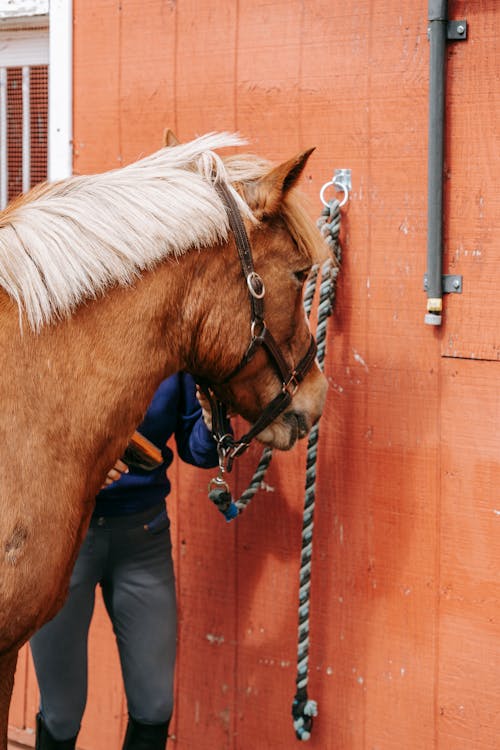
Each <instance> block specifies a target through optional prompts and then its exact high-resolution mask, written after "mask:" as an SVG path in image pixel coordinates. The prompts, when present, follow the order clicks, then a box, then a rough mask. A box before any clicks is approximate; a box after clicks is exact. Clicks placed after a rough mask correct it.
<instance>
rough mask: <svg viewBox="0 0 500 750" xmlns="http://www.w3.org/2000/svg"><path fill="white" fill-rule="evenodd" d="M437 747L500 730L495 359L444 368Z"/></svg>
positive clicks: (489, 748)
mask: <svg viewBox="0 0 500 750" xmlns="http://www.w3.org/2000/svg"><path fill="white" fill-rule="evenodd" d="M441 404H442V431H441V441H442V459H441V461H442V472H441V483H442V508H441V517H440V527H441V548H440V571H441V576H440V578H441V580H440V589H439V596H440V624H439V665H438V668H439V695H438V726H437V732H438V739H439V742H440V744H439V747H443V748H444V747H453V748H454V749H455V748H456V750H466V749H468V748H471V747H474V749H475V750H476V748H477V750H494V748H497V747H498V738H499V736H500V714H499V712H498V706H499V705H500V687H499V682H498V664H499V663H500V620H499V616H498V613H499V611H500V593H499V588H498V571H499V570H500V545H499V541H498V540H499V529H500V494H499V487H500V466H499V462H498V425H499V424H500V392H499V388H498V364H496V363H493V362H470V361H466V360H452V359H446V360H444V361H443V369H442V395H441Z"/></svg>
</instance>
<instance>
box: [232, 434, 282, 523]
mask: <svg viewBox="0 0 500 750" xmlns="http://www.w3.org/2000/svg"><path fill="white" fill-rule="evenodd" d="M272 457H273V449H272V448H264V450H263V451H262V456H261V459H260V461H259V463H258V465H257V468H256V469H255V472H254V475H253V477H252V480H251V482H250V484H249V485H248V487H247V489H246V490H244V491H243V492H242V493H241V496H240V498H239V499H238V500H236V501H235V505H236V507H237V509H238V513H243V511H244V510H245V508H246V507H247V505H248V504H249V502H250V500H251V499H252V498H253V496H254V495H255V493H256V492H257V490H258V489H259V487H260V486H261V485H262V480H263V479H264V476H265V474H266V471H267V469H268V468H269V464H270V463H271V459H272Z"/></svg>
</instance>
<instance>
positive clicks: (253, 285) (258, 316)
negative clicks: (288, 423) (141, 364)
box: [200, 182, 316, 472]
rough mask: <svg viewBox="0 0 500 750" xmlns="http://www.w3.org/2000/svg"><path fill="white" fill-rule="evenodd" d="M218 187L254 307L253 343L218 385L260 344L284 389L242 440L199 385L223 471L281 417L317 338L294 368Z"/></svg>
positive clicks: (243, 237) (228, 201)
mask: <svg viewBox="0 0 500 750" xmlns="http://www.w3.org/2000/svg"><path fill="white" fill-rule="evenodd" d="M215 189H216V190H217V192H218V193H219V196H220V198H221V199H222V202H223V203H224V206H225V208H226V211H227V216H228V220H229V226H230V229H231V231H232V232H233V235H234V239H235V243H236V249H237V250H238V255H239V258H240V263H241V268H242V271H243V275H244V277H245V279H246V282H247V286H248V291H249V299H250V306H251V310H252V320H251V326H250V332H251V341H250V344H249V346H248V348H247V350H246V352H245V354H244V355H243V359H242V360H241V362H240V364H239V365H238V366H237V367H236V368H235V369H234V370H233V371H232V373H231V374H230V375H228V377H227V378H225V380H223V381H221V383H219V385H223V384H224V383H227V382H228V381H229V380H231V379H232V378H233V377H234V376H235V375H236V374H237V373H238V372H240V371H241V370H242V369H243V368H244V367H245V366H246V365H247V364H248V363H249V362H250V360H251V359H252V357H253V356H254V354H255V353H256V351H257V350H258V349H259V348H260V347H264V348H265V349H266V350H267V353H268V355H269V358H270V361H271V363H272V364H273V366H274V368H275V370H276V372H277V374H278V375H279V377H280V378H281V390H280V392H279V393H278V395H277V396H275V397H274V398H273V399H272V400H271V401H270V402H269V403H268V404H267V406H266V407H265V408H264V410H263V411H262V413H261V414H260V416H259V417H258V419H257V421H256V422H255V423H254V424H253V425H252V427H251V428H250V430H249V431H248V432H247V433H245V434H244V435H243V436H242V437H241V438H239V440H235V439H234V438H233V436H232V434H231V433H230V430H229V423H228V419H227V416H226V413H225V407H224V404H223V403H222V402H221V401H220V400H219V399H217V398H216V396H215V394H214V392H213V390H212V388H211V387H210V384H209V383H208V382H203V381H202V382H201V383H200V387H201V389H202V391H203V393H204V394H205V396H206V397H207V399H208V401H209V403H210V408H211V410H212V433H213V436H214V438H215V440H216V442H217V450H218V452H219V466H220V469H221V471H222V472H223V471H228V472H229V471H231V468H232V464H233V461H234V459H235V458H236V456H239V455H241V454H242V453H244V451H245V450H246V449H247V448H248V446H249V445H250V442H251V441H252V440H253V438H254V437H255V436H256V435H258V434H259V433H260V432H262V430H264V429H265V428H266V427H268V426H269V425H270V424H271V422H274V420H275V419H276V417H278V416H279V415H280V414H281V413H282V412H283V411H284V410H285V409H286V407H287V406H288V405H289V404H290V402H291V400H292V398H293V396H294V394H295V393H296V392H297V389H298V387H299V384H300V383H301V382H302V380H304V378H305V376H306V374H307V373H308V371H309V370H310V368H311V367H312V365H313V363H314V359H315V357H316V342H315V340H314V337H313V335H312V334H310V341H309V346H308V348H307V351H306V353H305V355H304V356H303V357H302V359H301V360H300V362H299V363H298V365H297V366H296V367H295V368H293V369H292V368H291V367H290V365H289V364H288V363H287V361H286V360H285V358H284V356H283V354H282V353H281V349H280V347H279V346H278V344H277V343H276V340H275V339H274V337H273V335H272V334H271V332H270V331H269V329H268V328H267V326H266V322H265V320H264V295H265V287H264V282H263V281H262V279H261V277H260V276H259V274H258V273H256V271H255V269H254V265H253V258H252V248H251V246H250V242H249V239H248V235H247V232H246V229H245V225H244V224H243V220H242V218H241V214H240V211H239V209H238V206H237V204H236V201H235V199H234V197H233V196H232V194H231V192H230V191H229V189H228V187H227V186H226V185H225V184H224V183H222V182H217V183H216V184H215ZM226 462H227V463H226Z"/></svg>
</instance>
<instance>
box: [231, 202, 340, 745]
mask: <svg viewBox="0 0 500 750" xmlns="http://www.w3.org/2000/svg"><path fill="white" fill-rule="evenodd" d="M317 224H318V228H319V230H320V231H321V234H322V235H323V237H324V238H325V242H326V244H327V245H328V247H329V248H330V251H331V255H330V257H329V258H328V260H326V261H325V262H324V263H323V265H322V267H321V282H320V288H319V302H318V322H317V328H316V343H317V347H318V352H317V360H318V364H319V367H320V369H321V371H323V370H324V361H325V352H326V338H327V321H328V318H329V317H330V315H331V314H332V312H333V308H334V304H335V296H336V285H337V276H338V272H339V268H340V261H341V248H340V244H339V232H340V203H339V201H338V200H332V201H330V203H329V204H328V206H326V207H325V208H324V209H323V211H322V213H321V216H320V218H319V219H318V222H317ZM318 274H319V266H318V265H315V266H313V268H312V269H311V273H310V274H309V278H308V281H307V284H306V289H305V292H304V309H305V312H306V315H307V317H309V316H310V314H311V308H312V303H313V299H314V295H315V291H316V286H317V280H318ZM318 437H319V425H318V424H316V425H315V426H314V427H313V428H312V430H311V431H310V433H309V438H308V443H307V456H306V482H305V495H304V513H303V521H302V550H301V557H300V559H301V562H300V577H299V610H298V615H299V617H298V620H299V622H298V646H297V677H296V688H297V691H296V694H295V698H294V701H293V704H292V717H293V727H294V729H295V735H296V737H297V739H299V740H302V741H305V740H308V739H309V738H310V736H311V730H312V723H313V717H314V716H317V713H318V707H317V703H316V701H313V700H310V699H309V698H308V696H307V684H308V679H309V677H308V671H309V611H310V590H311V561H312V546H313V527H314V506H315V498H316V463H317V452H318ZM272 454H273V452H272V449H271V448H265V449H264V451H263V453H262V457H261V459H260V462H259V464H258V466H257V469H256V470H255V473H254V476H253V478H252V480H251V482H250V484H249V486H248V488H247V489H246V490H245V491H244V492H243V493H242V495H241V497H240V498H239V499H238V500H236V501H234V505H235V506H236V509H237V514H236V515H238V514H240V513H242V512H243V511H244V510H245V508H246V507H247V505H248V504H249V503H250V501H251V500H252V498H253V496H254V495H255V493H256V492H257V490H258V489H259V487H260V486H261V485H262V481H263V478H264V475H265V473H266V471H267V468H268V466H269V464H270V462H271V458H272ZM236 509H235V511H236ZM233 517H234V516H233ZM228 520H229V519H228Z"/></svg>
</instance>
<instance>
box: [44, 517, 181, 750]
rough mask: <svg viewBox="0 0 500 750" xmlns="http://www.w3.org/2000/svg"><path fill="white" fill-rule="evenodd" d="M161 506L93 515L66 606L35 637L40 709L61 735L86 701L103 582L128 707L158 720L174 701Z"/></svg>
mask: <svg viewBox="0 0 500 750" xmlns="http://www.w3.org/2000/svg"><path fill="white" fill-rule="evenodd" d="M160 510H161V508H158V507H157V508H153V509H151V510H149V511H148V512H146V513H140V514H136V515H134V516H129V517H126V516H122V517H119V518H105V519H93V520H92V523H91V527H90V529H89V532H88V534H87V536H86V538H85V540H84V543H83V546H82V548H81V550H80V554H79V556H78V559H77V561H76V564H75V568H74V571H73V575H72V577H71V583H70V591H69V596H68V599H67V601H66V603H65V605H64V607H63V609H62V610H61V611H60V612H59V613H58V614H57V615H56V617H55V618H54V619H53V620H51V621H50V622H48V623H47V624H46V625H44V627H43V628H42V629H41V630H39V631H38V633H36V634H35V635H34V636H33V638H32V639H31V650H32V653H33V660H34V663H35V670H36V674H37V678H38V684H39V687H40V693H41V700H40V709H41V712H42V715H43V718H44V721H45V724H46V726H47V728H48V729H49V731H50V732H51V734H52V735H53V736H54V737H55V738H56V739H60V740H63V739H67V738H69V737H74V736H75V735H76V734H77V733H78V730H79V728H80V723H81V719H82V715H83V712H84V709H85V704H86V701H87V640H88V631H89V626H90V621H91V619H92V613H93V610H94V601H95V589H96V586H97V585H98V584H100V585H101V587H102V593H103V598H104V602H105V605H106V609H107V612H108V614H109V617H110V619H111V622H112V624H113V630H114V633H115V637H116V643H117V646H118V651H119V655H120V663H121V668H122V675H123V682H124V686H125V693H126V696H127V702H128V710H129V713H130V714H131V716H133V718H134V719H136V720H137V721H140V722H142V723H145V724H161V723H163V722H165V721H167V720H168V719H169V718H170V715H171V713H172V708H173V678H174V665H175V645H176V601H175V579H174V571H173V564H172V554H171V542H170V530H169V523H168V519H167V518H166V516H165V520H164V521H160V523H159V524H158V523H157V524H156V526H155V528H154V532H152V531H150V530H146V529H145V528H144V524H145V523H147V522H148V521H149V520H151V519H152V518H153V517H155V516H157V514H158V513H159V511H160Z"/></svg>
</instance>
